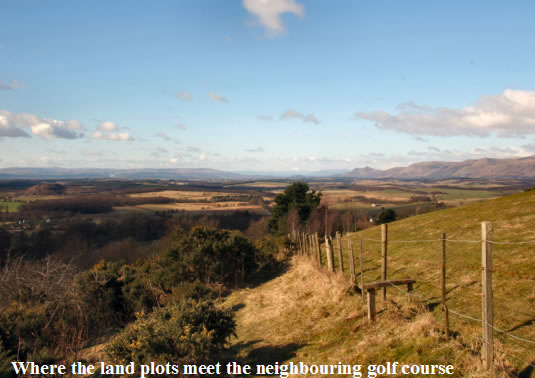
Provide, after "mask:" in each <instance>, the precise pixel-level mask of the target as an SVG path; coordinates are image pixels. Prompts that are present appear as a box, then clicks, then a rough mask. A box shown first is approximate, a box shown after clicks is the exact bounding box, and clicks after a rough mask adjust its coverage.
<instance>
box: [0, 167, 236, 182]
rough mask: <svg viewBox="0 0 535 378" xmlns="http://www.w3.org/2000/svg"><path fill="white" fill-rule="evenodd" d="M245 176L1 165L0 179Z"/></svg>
mask: <svg viewBox="0 0 535 378" xmlns="http://www.w3.org/2000/svg"><path fill="white" fill-rule="evenodd" d="M244 177H245V176H242V175H239V174H236V173H231V172H224V171H218V170H216V169H210V168H176V169H152V168H146V169H105V168H103V169H99V168H3V169H0V179H83V178H89V179H104V178H111V179H133V180H150V179H164V180H173V179H174V180H238V179H243V178H244Z"/></svg>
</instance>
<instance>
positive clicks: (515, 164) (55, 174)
mask: <svg viewBox="0 0 535 378" xmlns="http://www.w3.org/2000/svg"><path fill="white" fill-rule="evenodd" d="M312 177H314V178H320V177H324V178H328V177H339V178H347V179H351V178H361V179H380V178H399V179H421V178H427V179H447V178H526V179H535V155H532V156H528V157H523V158H518V159H488V158H485V159H479V160H465V161H462V162H440V161H432V162H423V163H415V164H411V165H409V166H408V167H396V168H390V169H386V170H380V169H374V168H370V167H365V168H355V169H353V170H352V171H350V172H344V171H342V170H325V171H317V172H252V171H247V172H239V173H234V172H226V171H220V170H216V169H210V168H174V169H153V168H143V169H105V168H102V169H100V168H2V169H0V179H11V180H13V179H106V178H108V179H132V180H156V179H163V180H193V181H194V180H203V181H212V180H213V181H215V180H250V179H253V180H254V179H256V180H261V179H270V178H281V179H282V178H284V179H288V180H292V179H293V180H299V179H307V178H312Z"/></svg>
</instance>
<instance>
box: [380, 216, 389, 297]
mask: <svg viewBox="0 0 535 378" xmlns="http://www.w3.org/2000/svg"><path fill="white" fill-rule="evenodd" d="M381 247H382V255H383V264H382V269H381V272H382V280H383V281H386V276H387V257H388V249H387V247H388V225H387V224H386V223H385V224H382V225H381ZM383 299H384V300H385V299H386V286H385V287H383Z"/></svg>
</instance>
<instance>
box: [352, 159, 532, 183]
mask: <svg viewBox="0 0 535 378" xmlns="http://www.w3.org/2000/svg"><path fill="white" fill-rule="evenodd" d="M343 176H344V177H350V178H366V179H376V178H400V179H413V178H428V179H447V178H535V155H532V156H528V157H523V158H517V159H489V158H485V159H478V160H465V161H462V162H453V163H452V162H443V161H442V162H441V161H431V162H423V163H415V164H411V165H409V166H408V167H396V168H390V169H386V170H379V169H373V168H370V167H365V168H355V169H353V170H352V171H351V172H349V173H347V174H345V175H343Z"/></svg>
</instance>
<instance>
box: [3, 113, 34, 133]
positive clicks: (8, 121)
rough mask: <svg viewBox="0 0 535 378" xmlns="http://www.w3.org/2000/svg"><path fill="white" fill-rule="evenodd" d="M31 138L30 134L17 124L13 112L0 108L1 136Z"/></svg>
mask: <svg viewBox="0 0 535 378" xmlns="http://www.w3.org/2000/svg"><path fill="white" fill-rule="evenodd" d="M1 137H8V138H16V137H24V138H29V137H30V135H29V134H28V133H27V132H25V131H24V130H21V129H20V128H18V127H17V126H16V124H15V123H14V121H13V117H12V114H11V113H9V112H8V111H6V110H0V138H1Z"/></svg>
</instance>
